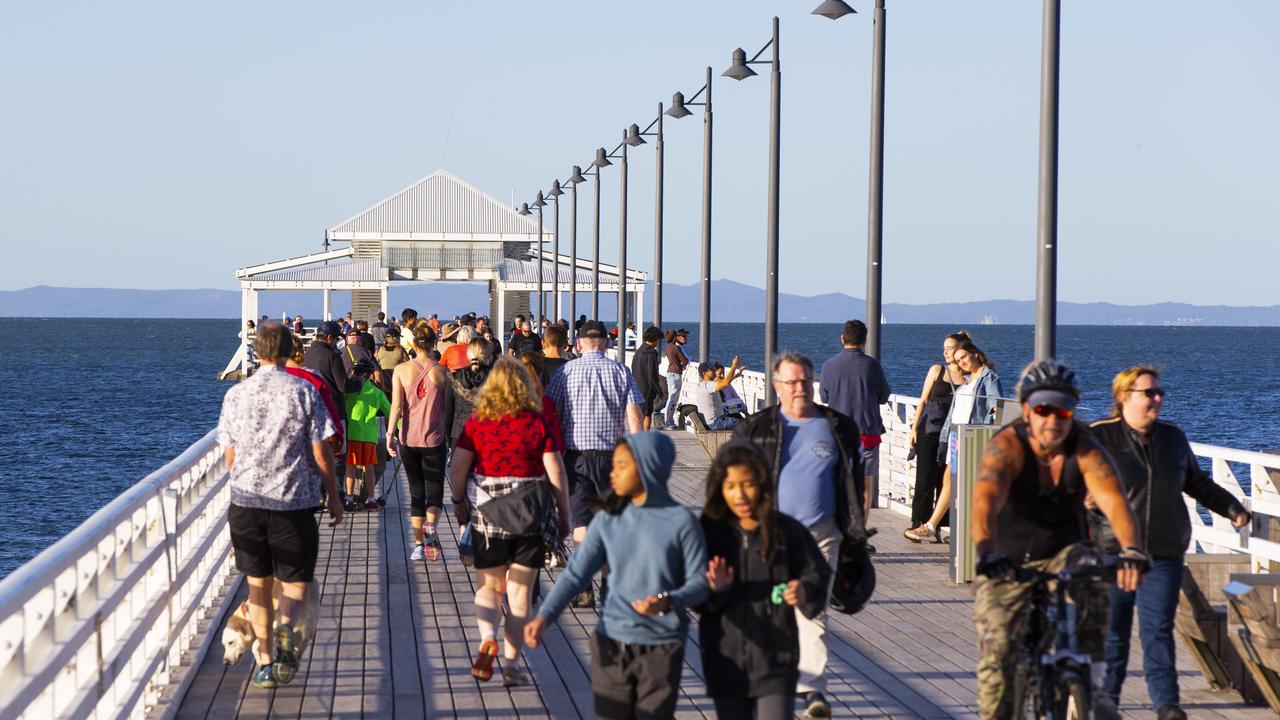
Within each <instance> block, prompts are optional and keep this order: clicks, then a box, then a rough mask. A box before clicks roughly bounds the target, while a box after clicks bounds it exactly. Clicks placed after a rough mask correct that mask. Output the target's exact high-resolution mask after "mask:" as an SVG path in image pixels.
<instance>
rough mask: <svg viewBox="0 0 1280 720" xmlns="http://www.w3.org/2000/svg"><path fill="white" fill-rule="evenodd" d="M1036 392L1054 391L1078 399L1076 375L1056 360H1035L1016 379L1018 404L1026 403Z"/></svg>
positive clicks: (1078, 388)
mask: <svg viewBox="0 0 1280 720" xmlns="http://www.w3.org/2000/svg"><path fill="white" fill-rule="evenodd" d="M1037 390H1055V391H1057V392H1064V393H1067V394H1068V395H1071V396H1072V397H1074V398H1075V399H1076V400H1079V399H1080V386H1078V385H1076V374H1075V372H1073V371H1072V370H1071V368H1069V367H1067V366H1066V364H1065V363H1062V362H1060V361H1058V360H1037V361H1035V362H1033V363H1031V364H1030V365H1028V366H1026V367H1025V368H1023V369H1022V377H1020V378H1019V379H1018V402H1026V401H1027V398H1029V397H1031V393H1033V392H1035V391H1037Z"/></svg>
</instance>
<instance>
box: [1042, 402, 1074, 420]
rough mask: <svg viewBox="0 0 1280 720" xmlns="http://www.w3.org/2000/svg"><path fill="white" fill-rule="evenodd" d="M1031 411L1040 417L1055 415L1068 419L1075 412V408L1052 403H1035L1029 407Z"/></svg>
mask: <svg viewBox="0 0 1280 720" xmlns="http://www.w3.org/2000/svg"><path fill="white" fill-rule="evenodd" d="M1031 412H1033V413H1035V414H1037V415H1039V416H1040V417H1049V416H1050V415H1056V416H1057V418H1058V419H1059V420H1070V419H1071V418H1072V417H1074V416H1075V414H1076V411H1075V410H1068V409H1066V408H1060V407H1054V406H1053V405H1037V406H1035V407H1033V408H1031Z"/></svg>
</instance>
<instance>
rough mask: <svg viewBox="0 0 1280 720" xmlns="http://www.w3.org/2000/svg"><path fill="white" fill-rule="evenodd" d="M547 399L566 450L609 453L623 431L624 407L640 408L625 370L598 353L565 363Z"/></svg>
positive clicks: (638, 400)
mask: <svg viewBox="0 0 1280 720" xmlns="http://www.w3.org/2000/svg"><path fill="white" fill-rule="evenodd" d="M547 395H548V396H550V397H551V399H552V400H553V401H555V404H556V409H557V410H558V411H559V413H560V427H561V428H562V429H563V430H564V446H565V449H566V450H613V446H614V445H616V444H617V442H618V439H619V438H621V437H622V435H623V433H624V432H625V431H626V419H627V405H643V404H644V398H642V397H640V390H639V389H638V388H637V387H636V381H635V378H633V377H632V376H631V371H630V370H628V369H627V366H626V365H623V364H622V363H620V362H618V361H616V360H610V359H608V358H606V357H605V356H604V353H603V352H600V351H598V350H596V351H589V352H584V353H583V354H582V357H580V358H578V359H577V360H571V361H569V362H568V363H565V366H564V367H563V368H561V369H560V372H557V373H556V374H555V375H553V376H552V377H551V384H550V385H548V386H547Z"/></svg>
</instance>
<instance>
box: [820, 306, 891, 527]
mask: <svg viewBox="0 0 1280 720" xmlns="http://www.w3.org/2000/svg"><path fill="white" fill-rule="evenodd" d="M840 344H841V345H843V346H844V350H841V351H840V352H839V353H838V354H836V355H835V356H833V357H832V358H831V359H830V360H827V361H826V362H825V363H823V364H822V375H821V377H820V378H819V385H818V390H819V392H820V394H821V397H822V402H823V403H824V404H825V405H827V406H828V407H830V408H831V409H832V410H835V411H836V412H838V413H841V414H843V415H847V416H849V417H850V418H852V419H853V423H854V424H855V425H857V426H858V432H859V433H860V434H861V441H862V471H863V472H864V473H865V474H866V478H865V485H864V487H865V490H864V492H865V493H866V498H865V499H864V501H863V507H865V508H870V507H871V500H872V498H874V497H875V493H876V477H877V476H878V475H879V474H880V436H881V435H883V434H884V422H883V421H882V420H881V419H880V406H881V405H883V404H885V403H887V402H889V381H888V380H887V379H886V378H885V376H884V368H882V367H880V361H879V360H876V359H875V358H873V357H871V356H870V355H868V354H866V353H865V352H863V351H862V348H863V347H864V346H865V345H866V344H867V326H866V325H865V324H863V322H862V321H861V320H850V321H848V322H846V323H845V324H844V330H843V331H842V332H841V333H840Z"/></svg>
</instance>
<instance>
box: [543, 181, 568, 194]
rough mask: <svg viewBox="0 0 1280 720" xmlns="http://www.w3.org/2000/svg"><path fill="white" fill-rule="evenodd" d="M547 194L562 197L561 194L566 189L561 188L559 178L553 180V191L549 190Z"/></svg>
mask: <svg viewBox="0 0 1280 720" xmlns="http://www.w3.org/2000/svg"><path fill="white" fill-rule="evenodd" d="M547 194H548V195H550V196H551V197H560V196H561V195H563V194H564V191H563V190H561V189H560V181H559V180H552V181H551V192H548V193H547Z"/></svg>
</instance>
